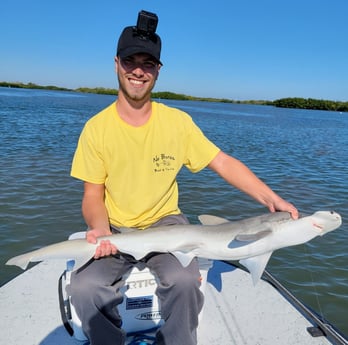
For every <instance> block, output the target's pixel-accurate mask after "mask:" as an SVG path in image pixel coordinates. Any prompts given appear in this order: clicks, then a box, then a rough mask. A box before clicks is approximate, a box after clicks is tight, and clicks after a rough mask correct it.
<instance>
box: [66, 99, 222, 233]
mask: <svg viewBox="0 0 348 345" xmlns="http://www.w3.org/2000/svg"><path fill="white" fill-rule="evenodd" d="M218 152H219V148H218V147H217V146H215V145H214V144H213V143H212V142H210V141H209V140H208V139H207V138H206V137H205V136H204V135H203V133H202V132H201V130H200V129H199V128H198V127H197V126H196V125H195V124H194V122H193V121H192V119H191V117H190V116H189V115H188V114H186V113H184V112H182V111H180V110H178V109H175V108H170V107H168V106H166V105H164V104H161V103H156V102H152V114H151V117H150V119H149V120H148V122H147V123H146V124H145V125H143V126H140V127H133V126H131V125H129V124H127V123H126V122H124V121H123V120H122V119H121V118H120V117H119V115H118V113H117V109H116V104H115V103H112V104H111V105H110V106H108V107H107V108H105V109H104V110H103V111H101V112H100V113H99V114H97V115H95V116H94V117H92V118H91V119H90V120H89V121H88V122H87V123H86V125H85V127H84V129H83V131H82V133H81V136H80V139H79V142H78V145H77V149H76V152H75V156H74V159H73V163H72V169H71V175H72V176H73V177H76V178H78V179H81V180H83V181H87V182H91V183H96V184H105V205H106V208H107V210H108V214H109V220H110V223H111V224H113V225H115V226H126V227H136V228H146V227H148V226H150V225H151V224H153V223H154V222H156V221H158V220H159V219H160V218H162V217H164V216H166V215H169V214H178V213H180V210H179V208H178V186H177V182H176V176H177V174H178V172H179V170H180V169H181V167H182V166H183V165H185V166H186V167H187V168H188V169H189V170H190V171H192V172H198V171H200V170H201V169H203V168H204V167H206V166H207V165H208V164H209V163H210V161H211V160H212V159H213V158H214V157H215V156H216V155H217V153H218Z"/></svg>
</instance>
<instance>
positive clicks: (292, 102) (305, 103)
mask: <svg viewBox="0 0 348 345" xmlns="http://www.w3.org/2000/svg"><path fill="white" fill-rule="evenodd" d="M0 87H10V88H12V87H13V88H20V89H42V90H53V91H68V92H83V93H95V94H102V95H115V96H117V95H118V90H117V89H108V88H103V87H96V88H88V87H80V88H77V89H68V88H64V87H58V86H54V85H47V86H42V85H37V84H34V83H28V84H24V83H20V82H5V81H2V82H0ZM152 98H154V99H156V98H159V99H161V98H162V99H172V100H182V101H204V102H221V103H236V104H255V105H272V106H275V107H280V108H297V109H312V110H328V111H338V112H348V102H337V101H330V100H323V99H313V98H300V97H288V98H281V99H277V100H275V101H267V100H248V101H236V100H231V99H226V98H209V97H194V96H188V95H184V94H177V93H174V92H169V91H161V92H153V93H152Z"/></svg>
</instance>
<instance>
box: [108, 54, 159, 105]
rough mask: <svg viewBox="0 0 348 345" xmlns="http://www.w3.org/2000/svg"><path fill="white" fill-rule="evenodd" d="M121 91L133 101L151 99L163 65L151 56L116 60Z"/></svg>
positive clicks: (140, 55) (135, 55)
mask: <svg viewBox="0 0 348 345" xmlns="http://www.w3.org/2000/svg"><path fill="white" fill-rule="evenodd" d="M115 64H116V72H117V76H118V82H119V89H120V90H119V91H121V92H122V93H123V94H124V96H125V97H126V98H127V99H129V100H132V101H144V100H147V99H150V97H151V91H152V89H153V88H154V86H155V83H156V80H157V77H158V74H159V70H160V68H161V65H160V64H159V63H158V62H157V61H156V60H155V59H154V58H153V57H152V56H151V55H149V54H134V55H131V56H128V57H126V58H123V59H121V58H119V57H116V58H115Z"/></svg>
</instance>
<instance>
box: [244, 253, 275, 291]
mask: <svg viewBox="0 0 348 345" xmlns="http://www.w3.org/2000/svg"><path fill="white" fill-rule="evenodd" d="M271 255H272V252H268V253H265V254H262V255H258V256H253V257H251V258H247V259H242V260H240V261H239V262H240V263H241V264H242V265H243V266H245V267H246V268H247V269H248V270H249V272H250V274H251V277H252V280H253V283H254V285H256V284H257V282H258V281H259V280H260V278H261V276H262V273H263V271H264V270H265V268H266V266H267V263H268V261H269V259H270V257H271Z"/></svg>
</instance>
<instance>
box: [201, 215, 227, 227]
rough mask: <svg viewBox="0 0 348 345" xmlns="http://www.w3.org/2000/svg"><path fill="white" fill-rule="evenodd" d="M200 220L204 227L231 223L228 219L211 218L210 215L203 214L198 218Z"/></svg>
mask: <svg viewBox="0 0 348 345" xmlns="http://www.w3.org/2000/svg"><path fill="white" fill-rule="evenodd" d="M198 219H199V221H200V222H201V223H202V224H203V225H219V224H224V223H229V220H227V219H224V218H221V217H216V216H210V215H208V214H201V215H200V216H198Z"/></svg>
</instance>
